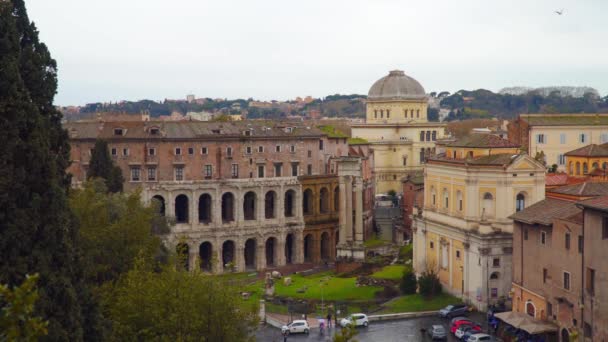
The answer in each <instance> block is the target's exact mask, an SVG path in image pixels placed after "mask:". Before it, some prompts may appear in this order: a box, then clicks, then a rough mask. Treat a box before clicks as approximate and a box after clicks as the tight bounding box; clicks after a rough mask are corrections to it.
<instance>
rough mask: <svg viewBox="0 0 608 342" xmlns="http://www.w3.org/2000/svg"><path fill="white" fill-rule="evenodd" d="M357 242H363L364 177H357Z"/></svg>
mask: <svg viewBox="0 0 608 342" xmlns="http://www.w3.org/2000/svg"><path fill="white" fill-rule="evenodd" d="M355 200H356V203H355V242H357V243H361V242H363V179H361V177H356V178H355Z"/></svg>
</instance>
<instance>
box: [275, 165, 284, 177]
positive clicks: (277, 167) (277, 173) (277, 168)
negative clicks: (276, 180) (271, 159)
mask: <svg viewBox="0 0 608 342" xmlns="http://www.w3.org/2000/svg"><path fill="white" fill-rule="evenodd" d="M281 171H283V164H281V163H277V164H274V176H275V177H281Z"/></svg>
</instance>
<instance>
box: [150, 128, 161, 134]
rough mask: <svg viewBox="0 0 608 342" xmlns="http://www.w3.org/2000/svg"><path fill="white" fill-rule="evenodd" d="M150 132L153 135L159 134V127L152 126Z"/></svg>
mask: <svg viewBox="0 0 608 342" xmlns="http://www.w3.org/2000/svg"><path fill="white" fill-rule="evenodd" d="M150 134H151V135H158V134H160V130H159V129H158V128H151V129H150Z"/></svg>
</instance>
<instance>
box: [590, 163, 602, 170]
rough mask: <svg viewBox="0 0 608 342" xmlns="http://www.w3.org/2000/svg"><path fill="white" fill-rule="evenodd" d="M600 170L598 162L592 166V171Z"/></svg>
mask: <svg viewBox="0 0 608 342" xmlns="http://www.w3.org/2000/svg"><path fill="white" fill-rule="evenodd" d="M599 168H600V165H599V164H598V163H597V162H595V163H593V165H592V166H591V170H595V169H599Z"/></svg>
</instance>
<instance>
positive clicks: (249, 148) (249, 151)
mask: <svg viewBox="0 0 608 342" xmlns="http://www.w3.org/2000/svg"><path fill="white" fill-rule="evenodd" d="M245 153H247V154H251V146H247V147H245Z"/></svg>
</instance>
